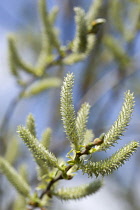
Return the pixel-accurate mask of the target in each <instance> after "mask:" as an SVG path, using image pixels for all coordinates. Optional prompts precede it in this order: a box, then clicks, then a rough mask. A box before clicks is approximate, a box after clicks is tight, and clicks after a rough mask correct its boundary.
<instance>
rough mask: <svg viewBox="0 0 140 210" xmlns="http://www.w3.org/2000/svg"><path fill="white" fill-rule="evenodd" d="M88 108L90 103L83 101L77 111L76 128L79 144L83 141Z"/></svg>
mask: <svg viewBox="0 0 140 210" xmlns="http://www.w3.org/2000/svg"><path fill="white" fill-rule="evenodd" d="M89 110H90V105H89V104H88V103H84V104H82V106H81V108H80V110H79V111H78V113H77V118H76V128H77V134H78V137H79V144H83V141H84V135H85V132H86V125H87V120H88V116H89Z"/></svg>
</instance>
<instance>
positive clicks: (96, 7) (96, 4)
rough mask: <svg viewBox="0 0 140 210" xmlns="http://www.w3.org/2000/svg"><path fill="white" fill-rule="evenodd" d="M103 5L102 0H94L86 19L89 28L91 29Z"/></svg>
mask: <svg viewBox="0 0 140 210" xmlns="http://www.w3.org/2000/svg"><path fill="white" fill-rule="evenodd" d="M102 5H103V1H102V0H94V1H93V2H92V4H91V6H90V8H89V11H88V12H87V14H86V21H87V26H88V29H89V30H90V29H91V27H92V25H91V23H92V21H93V20H95V19H96V18H97V16H98V14H99V11H100V9H101V6H102Z"/></svg>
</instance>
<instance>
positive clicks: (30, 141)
mask: <svg viewBox="0 0 140 210" xmlns="http://www.w3.org/2000/svg"><path fill="white" fill-rule="evenodd" d="M17 132H18V133H19V136H20V137H21V139H22V140H23V141H24V143H25V144H26V146H27V147H28V148H29V149H30V151H31V152H32V155H33V156H34V158H35V160H36V159H37V160H40V161H42V163H43V166H44V167H48V166H47V164H49V165H51V166H54V167H58V168H59V166H58V160H57V158H56V157H55V156H54V154H52V153H50V152H49V151H48V150H46V149H45V147H44V146H43V145H42V144H40V143H39V141H38V139H36V138H35V137H34V136H33V135H32V134H31V133H30V131H29V130H28V129H26V128H25V127H23V126H18V131H17Z"/></svg>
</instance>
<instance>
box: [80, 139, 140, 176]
mask: <svg viewBox="0 0 140 210" xmlns="http://www.w3.org/2000/svg"><path fill="white" fill-rule="evenodd" d="M138 147H139V142H136V141H132V142H130V143H129V144H128V145H126V146H124V147H122V148H121V149H120V150H118V151H117V152H116V153H114V154H113V155H112V156H111V157H109V158H107V159H105V160H101V161H98V162H91V161H90V162H89V163H87V164H85V165H83V168H82V170H83V172H84V173H87V174H88V175H89V176H93V174H95V175H96V176H99V175H102V176H105V175H108V174H111V173H113V171H114V170H117V169H118V168H119V167H120V166H122V165H123V164H124V163H125V161H127V160H128V159H129V158H130V156H131V155H132V154H133V152H135V151H136V150H137V148H138Z"/></svg>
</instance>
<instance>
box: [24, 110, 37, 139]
mask: <svg viewBox="0 0 140 210" xmlns="http://www.w3.org/2000/svg"><path fill="white" fill-rule="evenodd" d="M26 127H27V128H28V129H29V131H30V133H31V134H32V135H33V136H34V137H36V128H35V119H34V117H33V115H32V114H29V115H28V117H27V120H26Z"/></svg>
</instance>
